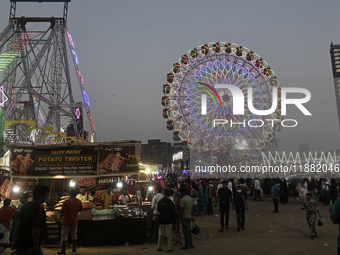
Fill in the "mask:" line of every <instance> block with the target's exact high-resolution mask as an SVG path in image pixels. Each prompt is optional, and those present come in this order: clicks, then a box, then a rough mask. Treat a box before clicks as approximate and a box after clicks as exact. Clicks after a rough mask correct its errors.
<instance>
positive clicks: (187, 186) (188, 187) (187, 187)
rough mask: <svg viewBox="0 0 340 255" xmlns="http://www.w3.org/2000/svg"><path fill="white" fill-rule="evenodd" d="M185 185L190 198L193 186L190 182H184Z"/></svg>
mask: <svg viewBox="0 0 340 255" xmlns="http://www.w3.org/2000/svg"><path fill="white" fill-rule="evenodd" d="M184 184H185V189H186V190H187V195H188V196H190V195H191V186H190V184H189V181H188V180H186V181H184Z"/></svg>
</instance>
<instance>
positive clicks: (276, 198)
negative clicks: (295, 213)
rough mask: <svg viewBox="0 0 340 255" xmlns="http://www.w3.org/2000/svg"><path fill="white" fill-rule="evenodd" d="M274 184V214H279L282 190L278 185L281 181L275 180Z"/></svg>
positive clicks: (272, 192)
mask: <svg viewBox="0 0 340 255" xmlns="http://www.w3.org/2000/svg"><path fill="white" fill-rule="evenodd" d="M274 182H275V184H274V186H273V187H272V191H271V194H272V198H273V203H274V211H273V213H278V212H279V192H280V188H279V185H278V182H279V181H278V180H275V181H274Z"/></svg>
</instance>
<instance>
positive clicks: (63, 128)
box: [0, 0, 96, 144]
mask: <svg viewBox="0 0 340 255" xmlns="http://www.w3.org/2000/svg"><path fill="white" fill-rule="evenodd" d="M18 2H39V3H41V2H61V3H64V11H63V17H59V18H58V17H49V18H37V17H16V16H15V14H16V7H17V3H18ZM69 2H70V0H59V1H58V0H48V1H41V0H39V1H38V0H37V1H33V0H10V3H11V7H10V18H9V24H8V26H7V27H6V28H5V29H4V30H3V31H2V33H1V34H0V86H1V87H0V94H1V95H0V96H1V97H0V104H1V107H2V109H1V111H2V119H3V123H2V127H3V131H4V132H3V133H4V142H7V143H21V144H32V143H34V144H53V143H64V142H67V141H68V142H71V141H86V140H87V139H89V140H90V137H88V136H89V132H86V131H85V128H84V119H86V118H87V119H88V127H89V129H90V134H91V141H95V139H96V131H95V122H94V119H93V117H92V115H91V112H90V101H89V96H88V95H87V93H86V92H85V88H84V86H85V84H84V78H83V76H82V73H81V72H80V70H79V66H78V65H79V59H78V57H77V54H76V51H75V44H74V42H73V40H72V37H71V34H70V33H69V31H68V28H67V25H66V22H67V11H68V3H69ZM70 58H71V59H72V60H70ZM71 61H72V62H73V66H74V71H71V70H70V63H71ZM71 65H72V64H71ZM72 69H73V68H72ZM71 81H73V82H74V83H78V85H79V88H80V90H79V89H77V90H76V87H75V86H72V85H71ZM75 91H77V92H78V93H79V97H78V98H77V99H78V100H77V101H76V99H75V98H74V96H73V95H74V94H73V92H75ZM83 113H84V115H83ZM85 115H86V117H85Z"/></svg>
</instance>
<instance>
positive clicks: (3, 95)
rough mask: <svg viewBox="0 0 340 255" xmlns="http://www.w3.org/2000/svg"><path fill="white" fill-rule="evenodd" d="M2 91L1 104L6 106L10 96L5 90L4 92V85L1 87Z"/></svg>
mask: <svg viewBox="0 0 340 255" xmlns="http://www.w3.org/2000/svg"><path fill="white" fill-rule="evenodd" d="M0 92H1V102H0V105H1V107H4V105H5V103H6V101H7V100H8V97H7V96H6V95H5V92H4V86H1V87H0Z"/></svg>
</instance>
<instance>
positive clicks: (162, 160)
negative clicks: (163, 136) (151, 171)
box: [141, 139, 172, 169]
mask: <svg viewBox="0 0 340 255" xmlns="http://www.w3.org/2000/svg"><path fill="white" fill-rule="evenodd" d="M141 161H142V162H143V164H150V165H162V166H163V169H170V168H171V163H172V150H171V143H169V142H161V140H160V139H152V140H148V143H147V144H142V153H141Z"/></svg>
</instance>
